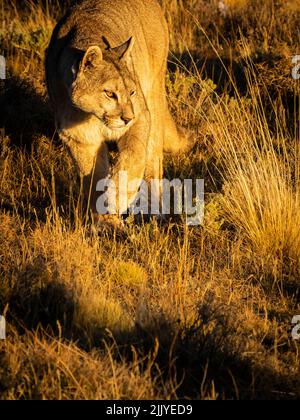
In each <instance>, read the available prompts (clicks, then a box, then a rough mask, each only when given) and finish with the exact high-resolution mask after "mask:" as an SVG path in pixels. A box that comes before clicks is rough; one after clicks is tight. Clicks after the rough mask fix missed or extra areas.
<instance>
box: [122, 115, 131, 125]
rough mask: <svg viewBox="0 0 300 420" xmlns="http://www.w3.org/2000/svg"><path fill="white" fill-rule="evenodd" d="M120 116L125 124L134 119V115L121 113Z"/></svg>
mask: <svg viewBox="0 0 300 420" xmlns="http://www.w3.org/2000/svg"><path fill="white" fill-rule="evenodd" d="M121 118H122V120H123V121H124V122H125V124H126V125H127V124H129V123H130V122H131V121H132V120H133V119H134V115H122V117H121Z"/></svg>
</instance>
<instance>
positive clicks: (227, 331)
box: [0, 259, 300, 400]
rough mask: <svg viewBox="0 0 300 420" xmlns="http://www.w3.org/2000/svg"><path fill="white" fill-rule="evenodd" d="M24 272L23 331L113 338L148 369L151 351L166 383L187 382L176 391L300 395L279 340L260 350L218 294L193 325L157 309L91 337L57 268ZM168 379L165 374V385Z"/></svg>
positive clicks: (92, 341)
mask: <svg viewBox="0 0 300 420" xmlns="http://www.w3.org/2000/svg"><path fill="white" fill-rule="evenodd" d="M37 270H38V272H39V273H40V275H37ZM33 273H34V276H33ZM33 277H34V279H36V280H34V281H33ZM19 280H20V281H19V282H17V283H16V284H22V287H21V288H19V289H18V290H17V289H16V290H14V291H13V293H12V296H11V299H10V302H9V307H10V313H11V314H14V316H13V318H15V319H21V320H22V322H23V325H22V327H20V325H19V326H18V328H19V332H20V334H22V332H24V328H26V329H30V330H33V331H37V330H39V331H42V330H43V329H44V330H46V331H47V334H49V335H51V336H53V337H54V338H58V337H62V338H63V339H65V340H69V341H72V342H76V343H77V345H78V346H79V347H80V348H81V349H83V350H85V351H87V352H89V351H91V350H92V349H95V348H96V349H98V350H104V347H103V344H102V343H103V340H105V341H106V342H107V343H110V341H111V340H112V343H111V344H112V348H113V349H114V350H113V353H112V356H113V358H114V360H115V361H116V362H119V361H123V362H124V361H126V362H128V363H134V362H136V355H138V356H139V358H140V360H145V362H144V365H143V364H142V369H145V370H146V369H148V366H149V365H148V363H147V360H148V357H149V354H155V357H154V359H155V360H154V363H153V365H152V371H151V374H152V375H153V379H156V378H158V377H160V379H161V380H162V383H168V382H169V381H170V380H173V381H174V383H176V384H179V386H178V388H177V389H176V396H177V397H179V398H183V399H184V398H188V399H198V398H205V397H207V396H209V395H211V396H215V397H217V398H218V399H225V398H226V399H255V400H263V399H275V400H276V399H284V400H289V399H291V400H293V399H297V398H299V397H300V394H299V390H300V381H299V376H298V375H297V374H296V373H295V374H293V375H291V376H289V375H287V374H281V373H279V372H277V371H276V370H275V369H274V368H273V367H272V365H271V363H270V362H269V360H270V359H271V358H269V357H268V356H269V354H270V353H269V352H270V351H271V347H272V343H270V347H268V348H267V347H262V346H260V347H259V345H258V347H257V349H256V351H257V352H256V353H255V351H253V349H252V351H250V350H249V341H250V340H251V338H249V337H248V335H247V333H246V332H245V333H243V332H241V326H240V325H238V321H237V317H235V315H234V314H232V313H231V308H229V307H226V306H225V305H219V304H218V303H217V302H216V301H215V300H214V298H212V297H208V298H207V299H206V301H205V302H203V303H201V304H199V309H198V319H197V321H196V322H195V323H194V325H191V326H186V327H183V326H180V324H179V322H178V321H176V320H170V319H167V318H166V317H165V316H164V315H162V314H157V313H153V314H148V315H149V316H148V318H146V321H144V322H143V323H142V324H141V323H139V322H137V323H136V324H135V327H134V328H132V329H131V330H128V331H126V330H125V331H124V330H123V331H122V332H115V333H113V336H114V338H113V339H112V336H111V335H110V334H109V335H107V332H106V331H105V330H104V328H103V329H97V328H95V329H94V330H91V331H90V333H89V336H88V337H87V336H86V334H85V332H84V331H83V330H81V331H79V330H78V328H77V327H76V326H75V325H74V313H75V311H76V302H75V296H73V295H72V294H71V293H70V291H69V290H67V288H66V287H65V286H64V285H63V284H62V283H61V282H60V280H59V275H58V274H57V273H56V274H55V273H53V274H52V275H51V276H49V274H47V271H46V270H45V262H43V260H42V259H37V260H36V261H35V262H33V264H32V265H28V266H26V267H25V268H24V270H23V271H22V272H20V273H19ZM21 280H22V281H21ZM41 284H43V287H41ZM29 286H30V287H29ZM29 290H31V291H30V292H29ZM0 296H1V295H0ZM12 322H13V321H12ZM58 325H59V327H58ZM41 327H42V328H41ZM99 343H100V344H99ZM157 343H159V346H158V347H157ZM116 344H117V345H116ZM133 349H134V351H133ZM155 349H156V350H155ZM252 353H253V354H252ZM160 386H161V382H160V381H158V382H157V387H160ZM174 397H175V395H174Z"/></svg>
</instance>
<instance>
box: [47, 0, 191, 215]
mask: <svg viewBox="0 0 300 420" xmlns="http://www.w3.org/2000/svg"><path fill="white" fill-rule="evenodd" d="M77 3H78V4H77V5H76V6H74V7H72V8H71V9H70V10H69V11H68V12H67V14H66V16H65V17H63V19H62V20H61V21H60V22H59V23H58V25H57V26H56V28H55V30H54V32H53V35H52V39H51V42H50V45H49V48H48V51H47V54H46V75H47V86H48V92H49V96H50V100H51V102H52V105H53V109H54V112H55V121H56V127H57V131H58V133H59V136H60V138H61V140H62V141H63V142H64V143H65V144H66V145H67V147H68V148H69V151H70V152H71V155H72V157H73V159H74V162H75V164H76V166H77V168H78V171H79V173H80V176H81V177H82V180H83V189H84V194H85V196H86V199H87V200H88V202H89V206H90V208H91V211H92V212H93V214H94V215H95V217H96V218H98V219H100V221H101V220H102V218H105V216H101V215H97V211H96V200H97V192H96V184H97V182H98V181H99V180H101V179H105V178H107V177H110V179H111V180H112V181H114V182H115V184H116V185H118V181H119V180H118V177H119V173H120V172H123V171H126V172H127V176H128V182H131V181H132V180H135V179H138V180H143V179H144V180H146V181H149V180H151V179H161V178H162V175H163V174H162V171H163V169H162V168H163V166H162V165H163V152H164V151H167V152H175V153H176V152H178V151H180V150H183V149H184V148H186V146H187V140H186V137H185V136H184V135H183V134H182V133H181V130H179V129H177V127H176V125H175V123H174V121H173V118H172V116H171V114H170V111H169V109H168V104H167V98H166V88H165V77H166V71H167V56H168V50H169V34H168V27H167V23H166V20H165V18H164V15H163V12H162V9H161V7H160V5H159V3H158V1H156V0H114V1H113V2H112V1H111V0H83V1H79V2H77ZM111 140H113V141H116V142H117V147H118V158H117V160H116V162H115V164H114V165H113V167H110V165H109V153H108V146H107V144H108V142H109V141H111ZM137 192H138V185H136V188H135V190H133V191H130V192H129V193H128V196H127V197H125V198H124V200H120V201H119V202H118V208H117V209H116V210H117V211H116V212H117V214H118V215H120V214H122V213H123V212H126V210H127V208H125V207H126V206H127V205H128V204H130V203H131V202H132V200H134V197H135V196H136V194H137ZM98 195H99V194H98Z"/></svg>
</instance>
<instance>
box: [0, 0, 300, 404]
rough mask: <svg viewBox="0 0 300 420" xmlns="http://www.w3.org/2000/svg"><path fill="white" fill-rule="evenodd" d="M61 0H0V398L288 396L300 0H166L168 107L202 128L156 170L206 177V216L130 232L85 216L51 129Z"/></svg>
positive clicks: (295, 306) (294, 357) (299, 389)
mask: <svg viewBox="0 0 300 420" xmlns="http://www.w3.org/2000/svg"><path fill="white" fill-rule="evenodd" d="M63 3H64V2H58V1H55V0H52V1H51V0H48V1H42V0H40V1H39V2H34V3H33V2H29V1H25V2H22V3H20V2H17V1H14V0H12V1H8V0H2V1H1V2H0V4H1V7H0V10H2V20H3V23H2V28H1V31H0V54H3V55H5V56H6V57H7V58H8V70H9V79H8V80H7V82H6V87H5V90H4V91H3V92H1V96H0V104H1V105H0V106H1V111H2V112H1V116H0V118H1V120H0V121H1V122H0V126H1V127H2V126H3V127H5V131H6V137H4V136H3V137H2V138H1V146H0V274H1V280H0V281H1V287H0V312H1V313H4V314H5V316H6V318H7V320H8V338H7V340H6V342H1V343H0V352H1V366H0V399H151V398H153V399H154V398H157V399H170V398H181V397H187V398H195V399H249V398H250V399H261V398H272V399H279V398H280V399H296V398H299V397H300V380H299V377H300V375H299V374H300V359H299V343H297V342H296V341H294V340H292V337H291V329H292V325H291V320H292V318H293V317H294V315H298V314H299V313H300V306H299V274H300V243H299V235H298V229H299V224H300V219H299V213H300V212H299V210H300V202H299V201H300V196H299V194H300V190H299V181H300V180H299V157H300V156H299V153H300V149H299V140H300V125H299V82H296V81H293V79H292V78H291V56H292V55H296V54H297V53H298V54H299V41H300V32H299V28H300V25H299V23H300V14H299V13H300V11H299V10H298V2H297V1H296V0H295V1H292V0H291V1H289V2H286V1H276V2H275V1H273V0H268V1H266V2H261V1H256V0H251V1H250V0H249V1H227V2H224V3H226V4H227V6H228V9H227V12H226V15H224V14H223V13H221V12H220V10H219V8H218V3H219V2H218V1H213V0H211V1H200V0H197V1H193V0H185V1H184V0H182V1H174V0H163V1H162V3H163V6H164V9H165V11H166V15H167V18H168V23H169V26H170V31H171V50H172V52H171V54H170V74H169V76H168V79H167V85H168V95H169V100H170V104H171V108H172V111H173V113H174V115H175V117H176V119H177V121H178V122H179V123H181V124H182V125H185V126H188V127H189V128H190V130H191V131H192V133H193V135H194V136H195V138H197V145H196V146H195V148H194V150H193V151H192V152H190V153H187V154H186V155H182V156H179V157H173V158H170V157H169V158H168V159H167V160H166V163H165V173H166V175H167V176H168V177H170V178H174V177H181V178H190V177H192V178H197V177H198V178H203V177H204V178H205V181H206V192H207V193H206V214H205V223H204V225H203V226H202V227H198V228H189V229H188V228H187V227H186V226H185V225H184V224H183V223H182V222H181V221H174V220H173V221H170V222H169V223H167V224H165V225H163V226H159V225H157V223H156V222H154V221H153V222H150V223H147V224H144V225H140V226H139V225H135V224H133V223H132V224H129V225H128V226H127V227H126V237H125V238H119V237H117V236H114V235H110V234H108V233H103V234H100V235H97V236H96V235H95V234H94V233H93V232H92V231H91V229H90V226H89V224H88V223H87V220H86V218H85V212H84V208H83V206H82V203H81V202H80V198H79V187H78V182H77V176H76V172H75V170H74V168H73V166H72V162H71V161H70V159H69V157H68V154H67V153H66V151H65V150H64V149H63V147H62V146H61V145H60V144H59V142H58V140H57V138H56V136H55V135H54V129H53V122H52V116H51V111H50V109H49V106H48V102H47V98H46V95H45V85H44V75H43V51H44V49H45V47H46V45H47V43H48V40H49V36H50V34H51V30H52V28H53V25H54V23H55V21H56V19H57V18H58V17H59V16H60V15H61V14H62V13H63V10H64V7H65V6H63V5H62V4H63ZM257 21H259V22H260V25H259V27H257V25H256V23H257Z"/></svg>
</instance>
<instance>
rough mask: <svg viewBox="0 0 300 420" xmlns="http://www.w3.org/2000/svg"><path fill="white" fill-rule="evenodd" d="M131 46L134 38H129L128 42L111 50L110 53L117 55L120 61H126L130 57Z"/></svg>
mask: <svg viewBox="0 0 300 420" xmlns="http://www.w3.org/2000/svg"><path fill="white" fill-rule="evenodd" d="M133 46H134V37H131V38H129V40H128V41H126V42H124V44H122V45H120V46H119V47H116V48H112V49H111V51H113V52H115V53H116V54H118V56H119V59H120V60H126V59H127V58H128V57H129V56H130V53H131V51H132V48H133Z"/></svg>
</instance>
